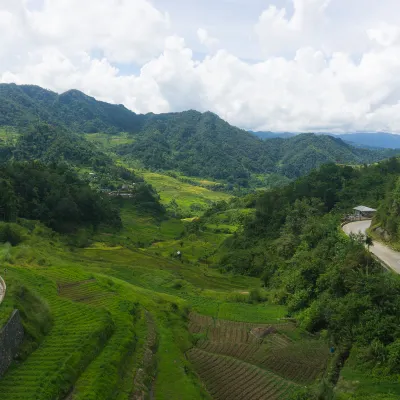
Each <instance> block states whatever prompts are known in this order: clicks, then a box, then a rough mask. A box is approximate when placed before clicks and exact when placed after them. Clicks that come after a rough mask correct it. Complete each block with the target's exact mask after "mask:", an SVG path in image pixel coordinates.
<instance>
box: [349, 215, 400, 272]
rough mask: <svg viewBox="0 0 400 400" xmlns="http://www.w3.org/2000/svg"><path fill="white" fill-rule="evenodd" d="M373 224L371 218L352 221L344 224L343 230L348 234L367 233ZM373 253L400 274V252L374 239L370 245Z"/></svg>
mask: <svg viewBox="0 0 400 400" xmlns="http://www.w3.org/2000/svg"><path fill="white" fill-rule="evenodd" d="M370 226H371V220H366V221H357V222H350V223H349V224H346V225H344V226H343V231H344V233H346V234H347V235H349V234H350V233H356V234H357V233H359V232H361V233H364V234H365V233H366V231H367V229H368V228H369V227H370ZM370 251H371V253H373V254H375V256H376V257H378V258H379V259H380V260H382V261H383V262H384V263H385V264H386V265H387V266H389V267H390V268H391V269H392V270H393V271H394V272H396V273H398V274H400V253H399V252H398V251H394V250H392V249H391V248H390V247H388V246H385V245H384V244H382V243H380V242H378V241H374V244H373V245H372V246H371V247H370Z"/></svg>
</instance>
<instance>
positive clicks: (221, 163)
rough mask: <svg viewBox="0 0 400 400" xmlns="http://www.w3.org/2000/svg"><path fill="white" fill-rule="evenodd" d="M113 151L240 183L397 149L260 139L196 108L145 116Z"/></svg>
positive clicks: (328, 140) (365, 159)
mask: <svg viewBox="0 0 400 400" xmlns="http://www.w3.org/2000/svg"><path fill="white" fill-rule="evenodd" d="M117 152H118V154H119V155H121V156H124V157H127V158H134V159H137V160H140V161H141V162H142V163H143V165H144V166H145V167H147V168H152V169H177V170H180V171H182V172H183V173H185V174H187V175H193V176H209V177H212V178H215V179H227V180H228V181H232V182H236V183H238V182H239V183H243V184H245V181H246V179H247V178H249V176H250V175H251V174H270V173H278V174H282V175H284V176H286V177H289V178H296V177H299V176H301V175H304V174H306V173H308V172H309V171H311V170H312V169H315V168H317V167H319V166H320V165H322V164H326V163H329V162H333V163H340V164H360V163H361V164H362V163H367V164H368V163H372V162H375V161H378V160H382V159H384V158H388V157H390V156H393V155H395V154H397V153H399V152H398V151H393V150H367V149H360V148H355V147H353V146H351V145H349V144H347V143H345V142H344V141H343V140H341V139H338V138H334V137H331V136H318V135H314V134H300V135H297V136H293V137H291V138H288V139H281V138H275V139H268V140H261V139H259V138H257V137H256V136H254V135H253V134H250V133H248V132H246V131H243V130H241V129H238V128H235V127H233V126H231V125H229V124H228V123H227V122H225V121H223V120H222V119H221V118H219V117H218V116H217V115H215V114H213V113H210V112H207V113H204V114H201V113H199V112H197V111H187V112H183V113H173V114H162V115H154V114H152V115H148V116H146V122H145V124H144V126H143V131H142V132H140V133H139V134H137V135H136V136H135V141H134V143H131V144H127V145H124V146H120V147H119V148H118V149H117Z"/></svg>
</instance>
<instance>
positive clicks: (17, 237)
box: [0, 222, 25, 246]
mask: <svg viewBox="0 0 400 400" xmlns="http://www.w3.org/2000/svg"><path fill="white" fill-rule="evenodd" d="M24 233H25V232H24V229H23V228H21V227H20V226H19V225H17V224H13V223H5V222H3V223H0V243H10V244H11V245H12V246H16V245H18V244H20V243H21V242H22V241H23V240H24V239H25V234H24Z"/></svg>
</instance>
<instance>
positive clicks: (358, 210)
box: [353, 206, 376, 219]
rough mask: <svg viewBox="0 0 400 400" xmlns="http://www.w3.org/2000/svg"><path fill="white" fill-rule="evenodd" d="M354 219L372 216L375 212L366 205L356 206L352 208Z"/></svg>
mask: <svg viewBox="0 0 400 400" xmlns="http://www.w3.org/2000/svg"><path fill="white" fill-rule="evenodd" d="M353 210H354V216H355V218H356V219H364V218H372V217H373V216H374V214H375V213H376V210H375V209H374V208H370V207H366V206H357V207H354V208H353Z"/></svg>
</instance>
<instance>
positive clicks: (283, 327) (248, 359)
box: [188, 313, 329, 399]
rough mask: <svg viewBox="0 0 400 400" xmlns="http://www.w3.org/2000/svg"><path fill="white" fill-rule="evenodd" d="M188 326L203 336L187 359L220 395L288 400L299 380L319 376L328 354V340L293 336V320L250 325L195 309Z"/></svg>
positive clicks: (308, 379) (314, 378) (309, 379)
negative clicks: (285, 399) (215, 317)
mask: <svg viewBox="0 0 400 400" xmlns="http://www.w3.org/2000/svg"><path fill="white" fill-rule="evenodd" d="M189 329H190V331H191V332H192V333H193V334H197V335H201V336H200V339H199V340H198V341H197V344H196V347H195V348H193V349H191V350H190V351H189V352H188V357H189V359H190V360H191V361H192V363H193V364H194V366H195V368H196V370H197V373H198V374H199V376H200V378H201V379H202V380H203V382H204V383H205V385H206V387H207V389H208V390H209V392H210V394H211V395H212V396H213V397H214V398H216V399H229V398H235V399H236V398H238V399H240V398H243V399H250V398H251V399H253V398H254V399H258V398H260V399H284V398H286V397H287V394H288V393H289V392H290V391H291V390H292V389H294V388H296V386H297V384H301V385H304V384H311V383H313V382H315V380H316V379H317V378H319V377H321V376H322V374H323V373H324V371H325V369H326V365H327V361H328V357H329V353H328V349H327V346H326V344H325V343H324V342H321V341H318V340H315V339H313V338H311V337H307V336H305V337H304V338H301V339H300V340H294V339H291V338H290V336H289V335H288V334H289V333H290V332H291V331H294V330H295V329H296V327H295V325H294V324H293V323H283V324H270V325H266V324H263V325H262V324H251V323H243V322H233V321H226V320H219V319H214V318H211V317H207V316H203V315H199V314H196V313H192V314H191V315H190V323H189ZM232 382H235V384H234V385H233V384H232ZM254 382H256V384H254ZM253 384H254V386H257V388H258V390H259V391H256V389H254V391H253V389H252V386H253ZM236 388H242V389H243V388H248V390H249V391H248V392H247V391H246V392H240V391H239V389H238V390H237V391H236ZM232 396H234V397H232ZM246 396H251V397H246ZM253 396H254V397H253Z"/></svg>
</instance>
